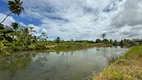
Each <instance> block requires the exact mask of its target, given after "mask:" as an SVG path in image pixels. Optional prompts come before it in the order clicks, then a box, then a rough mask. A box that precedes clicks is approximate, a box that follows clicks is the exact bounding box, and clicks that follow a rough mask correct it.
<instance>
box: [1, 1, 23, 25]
mask: <svg viewBox="0 0 142 80" xmlns="http://www.w3.org/2000/svg"><path fill="white" fill-rule="evenodd" d="M22 4H23V1H20V0H14V1H11V0H9V1H8V6H9V10H10V11H11V12H10V13H9V14H8V15H7V16H6V17H5V18H4V20H3V21H1V23H3V22H4V21H5V20H6V18H7V17H8V16H10V15H11V14H12V13H14V14H15V15H18V16H19V15H20V13H21V12H22V11H24V7H23V6H22Z"/></svg>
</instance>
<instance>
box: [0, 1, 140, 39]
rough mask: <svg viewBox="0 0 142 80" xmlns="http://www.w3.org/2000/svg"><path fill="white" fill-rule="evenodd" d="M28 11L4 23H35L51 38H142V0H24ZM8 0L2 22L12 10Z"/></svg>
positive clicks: (2, 5)
mask: <svg viewBox="0 0 142 80" xmlns="http://www.w3.org/2000/svg"><path fill="white" fill-rule="evenodd" d="M22 1H23V2H24V4H23V6H24V7H25V11H24V12H23V13H22V14H21V15H20V16H16V15H14V14H12V15H11V16H10V17H9V18H8V19H7V20H6V21H5V22H4V24H5V25H8V26H9V25H10V24H11V23H12V22H15V21H16V22H19V23H20V24H21V25H26V26H32V27H34V29H35V30H36V35H39V34H40V33H41V32H45V33H47V35H48V36H49V39H55V38H56V37H58V36H59V37H61V38H62V39H65V40H70V39H75V40H95V39H96V38H101V34H102V33H106V34H107V38H108V39H117V40H120V39H124V38H128V39H133V38H142V0H22ZM9 12H10V11H9V9H8V5H7V0H0V21H2V20H3V19H4V17H5V16H6V15H7V14H8V13H9Z"/></svg>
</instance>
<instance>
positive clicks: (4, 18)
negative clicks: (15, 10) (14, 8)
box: [0, 12, 12, 24]
mask: <svg viewBox="0 0 142 80" xmlns="http://www.w3.org/2000/svg"><path fill="white" fill-rule="evenodd" d="M11 14H12V12H10V13H9V14H8V15H7V16H6V17H5V18H4V20H3V21H1V22H0V24H2V23H3V22H4V21H5V20H6V18H7V17H8V16H10V15H11Z"/></svg>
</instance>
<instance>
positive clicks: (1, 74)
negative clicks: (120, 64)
mask: <svg viewBox="0 0 142 80" xmlns="http://www.w3.org/2000/svg"><path fill="white" fill-rule="evenodd" d="M126 51H127V49H124V48H114V47H113V48H90V49H87V50H78V51H66V52H63V51H62V52H59V51H57V52H17V53H15V54H11V55H9V56H7V55H2V56H0V80H86V77H87V76H88V75H90V74H91V73H92V71H95V72H100V71H102V70H103V69H104V68H105V67H107V66H108V65H109V62H110V61H112V60H113V59H115V58H117V57H119V56H121V55H123V53H124V52H126Z"/></svg>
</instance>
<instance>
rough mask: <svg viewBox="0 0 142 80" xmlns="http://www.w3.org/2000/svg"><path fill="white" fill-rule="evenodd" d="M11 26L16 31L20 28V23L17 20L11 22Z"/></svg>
mask: <svg viewBox="0 0 142 80" xmlns="http://www.w3.org/2000/svg"><path fill="white" fill-rule="evenodd" d="M11 26H12V28H13V30H14V31H16V30H17V29H18V28H19V24H18V23H16V22H13V23H12V24H11Z"/></svg>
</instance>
